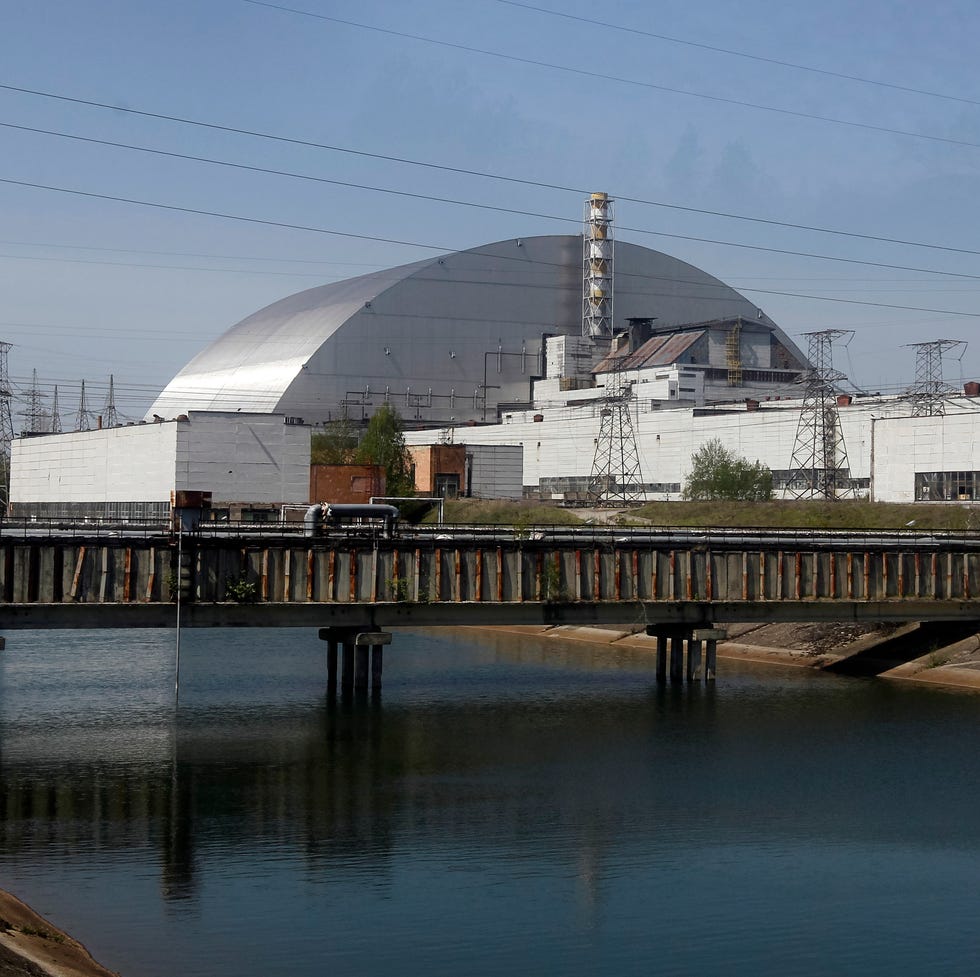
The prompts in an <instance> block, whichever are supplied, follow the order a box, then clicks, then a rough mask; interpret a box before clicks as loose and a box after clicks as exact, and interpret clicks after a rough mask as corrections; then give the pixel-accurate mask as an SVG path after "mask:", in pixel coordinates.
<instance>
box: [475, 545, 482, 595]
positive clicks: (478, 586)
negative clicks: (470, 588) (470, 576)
mask: <svg viewBox="0 0 980 977" xmlns="http://www.w3.org/2000/svg"><path fill="white" fill-rule="evenodd" d="M473 600H483V550H482V549H480V548H479V547H477V550H476V583H475V586H474V592H473Z"/></svg>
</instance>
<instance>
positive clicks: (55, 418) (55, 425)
mask: <svg viewBox="0 0 980 977" xmlns="http://www.w3.org/2000/svg"><path fill="white" fill-rule="evenodd" d="M48 429H49V430H50V431H51V433H52V434H61V409H60V408H59V407H58V384H55V385H54V395H53V396H52V398H51V423H50V424H49V425H48Z"/></svg>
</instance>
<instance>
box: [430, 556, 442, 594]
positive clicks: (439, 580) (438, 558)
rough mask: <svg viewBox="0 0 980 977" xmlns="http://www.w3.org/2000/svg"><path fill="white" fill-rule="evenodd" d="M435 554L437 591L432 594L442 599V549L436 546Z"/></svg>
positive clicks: (434, 568)
mask: <svg viewBox="0 0 980 977" xmlns="http://www.w3.org/2000/svg"><path fill="white" fill-rule="evenodd" d="M433 556H434V559H435V566H434V567H433V570H434V571H435V584H436V587H435V590H436V592H435V593H434V594H433V595H432V599H433V600H436V601H438V600H442V550H441V549H439V548H438V547H436V549H435V553H434V554H433Z"/></svg>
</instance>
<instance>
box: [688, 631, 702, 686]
mask: <svg viewBox="0 0 980 977" xmlns="http://www.w3.org/2000/svg"><path fill="white" fill-rule="evenodd" d="M700 678H701V641H700V639H699V638H688V639H687V680H688V682H697V681H698V680H700Z"/></svg>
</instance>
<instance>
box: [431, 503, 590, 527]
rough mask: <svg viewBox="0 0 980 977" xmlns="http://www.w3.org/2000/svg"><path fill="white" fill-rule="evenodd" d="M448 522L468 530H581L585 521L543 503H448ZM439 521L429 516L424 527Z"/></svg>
mask: <svg viewBox="0 0 980 977" xmlns="http://www.w3.org/2000/svg"><path fill="white" fill-rule="evenodd" d="M444 519H445V521H446V522H447V523H449V524H450V525H465V526H518V527H520V526H580V525H582V518H581V517H580V516H578V515H576V514H575V513H574V512H572V511H571V510H570V509H560V508H558V506H553V505H544V504H543V503H540V502H510V501H506V500H504V501H501V500H495V499H447V500H446V506H445V514H444ZM435 521H436V513H434V512H432V513H429V515H427V516H426V517H425V519H424V520H423V523H426V524H431V523H434V522H435Z"/></svg>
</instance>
